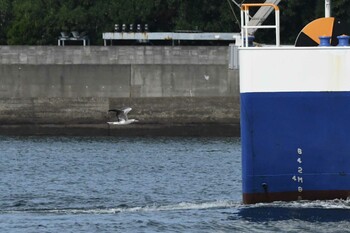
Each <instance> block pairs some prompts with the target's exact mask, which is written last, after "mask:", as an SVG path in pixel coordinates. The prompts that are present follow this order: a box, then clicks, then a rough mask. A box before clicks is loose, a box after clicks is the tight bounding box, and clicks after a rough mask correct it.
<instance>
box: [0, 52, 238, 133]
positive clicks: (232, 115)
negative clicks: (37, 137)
mask: <svg viewBox="0 0 350 233" xmlns="http://www.w3.org/2000/svg"><path fill="white" fill-rule="evenodd" d="M228 51H229V48H228V47H215V46H188V47H187V46H172V47H171V46H113V47H112V46H110V47H97V46H96V47H95V46H88V47H80V46H67V47H54V46H52V47H41V46H2V47H0V62H1V63H0V125H1V127H0V134H26V135H29V134H66V135H71V134H74V135H107V134H109V135H118V134H121V133H123V134H129V135H202V136H205V135H218V136H228V135H231V136H232V135H238V134H239V87H238V85H239V84H238V83H239V81H238V72H237V71H233V70H229V69H228ZM122 106H130V107H132V108H133V110H132V111H131V112H130V113H129V117H130V118H136V119H139V120H140V122H139V123H137V124H132V125H129V126H119V127H115V126H113V127H112V126H111V127H108V126H107V125H106V121H107V120H109V119H111V117H112V116H111V115H109V114H108V113H107V110H108V109H110V108H119V107H122Z"/></svg>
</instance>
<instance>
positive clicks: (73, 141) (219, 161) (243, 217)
mask: <svg viewBox="0 0 350 233" xmlns="http://www.w3.org/2000/svg"><path fill="white" fill-rule="evenodd" d="M0 155H1V156H0V158H1V159H0V188H1V190H0V232H350V230H349V228H350V201H339V200H335V201H324V202H321V201H315V202H306V201H301V202H292V203H283V202H280V203H278V202H277V203H273V204H257V205H249V206H248V205H243V204H242V203H241V163H240V159H241V158H240V156H241V149H240V140H239V138H115V137H105V138H102V137H99V138H88V137H0Z"/></svg>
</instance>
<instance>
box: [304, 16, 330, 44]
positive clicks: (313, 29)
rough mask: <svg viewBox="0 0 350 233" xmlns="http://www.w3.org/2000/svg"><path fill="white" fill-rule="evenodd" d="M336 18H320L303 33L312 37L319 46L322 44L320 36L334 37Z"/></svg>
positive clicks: (308, 25)
mask: <svg viewBox="0 0 350 233" xmlns="http://www.w3.org/2000/svg"><path fill="white" fill-rule="evenodd" d="M333 25H334V18H333V17H329V18H319V19H316V20H314V21H312V22H310V23H309V24H307V25H306V26H305V27H304V28H303V29H302V30H301V32H303V33H304V34H305V35H307V36H308V37H310V38H311V39H312V40H313V41H315V42H316V43H317V44H319V43H320V39H319V36H332V34H333Z"/></svg>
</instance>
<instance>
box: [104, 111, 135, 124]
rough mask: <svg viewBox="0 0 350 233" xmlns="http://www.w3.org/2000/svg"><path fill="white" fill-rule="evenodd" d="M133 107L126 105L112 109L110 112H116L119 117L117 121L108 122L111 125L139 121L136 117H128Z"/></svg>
mask: <svg viewBox="0 0 350 233" xmlns="http://www.w3.org/2000/svg"><path fill="white" fill-rule="evenodd" d="M131 109H132V108H130V107H126V108H122V109H110V110H108V112H115V115H116V117H117V121H110V122H107V124H109V125H128V124H131V123H133V122H138V120H135V119H128V115H127V114H128V112H130V111H131Z"/></svg>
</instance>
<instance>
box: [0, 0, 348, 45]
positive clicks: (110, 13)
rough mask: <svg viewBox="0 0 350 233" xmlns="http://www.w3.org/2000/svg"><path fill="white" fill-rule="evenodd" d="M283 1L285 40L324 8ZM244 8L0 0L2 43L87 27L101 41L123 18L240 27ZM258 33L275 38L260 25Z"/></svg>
mask: <svg viewBox="0 0 350 233" xmlns="http://www.w3.org/2000/svg"><path fill="white" fill-rule="evenodd" d="M236 2H238V3H240V2H242V0H236ZM244 2H264V1H263V0H250V1H248V0H245V1H244ZM279 6H280V9H281V35H282V38H281V39H282V42H284V43H294V40H295V38H296V37H297V35H298V33H299V31H300V30H301V29H302V28H303V27H304V26H305V25H306V24H307V23H308V22H310V21H311V20H313V19H315V18H317V17H322V16H323V14H324V0H307V1H305V0H282V1H281V3H280V5H279ZM332 7H333V8H332V15H334V16H335V17H338V18H343V19H345V20H346V21H347V22H348V23H350V21H349V19H348V18H347V16H348V15H350V2H349V1H347V0H337V1H332ZM239 12H240V9H239V7H237V6H236V5H235V4H233V2H232V0H128V1H122V0H0V44H18V45H21V44H27V45H52V44H57V38H58V36H59V35H60V32H63V31H64V32H71V31H79V32H83V31H86V32H87V33H88V35H89V37H90V39H91V43H92V44H102V33H103V32H109V31H113V29H114V24H120V25H121V24H123V23H125V24H128V25H129V24H134V25H136V24H146V23H147V24H148V25H149V29H150V31H176V30H198V31H203V32H213V31H219V32H231V31H232V32H239V30H240V29H239V23H237V18H238V20H239V18H240V13H239ZM268 20H270V21H271V20H273V17H272V18H270V19H268ZM265 31H266V30H265ZM256 37H257V38H264V41H266V39H267V41H268V40H269V38H273V36H271V34H269V33H266V32H260V31H259V32H258V33H257V34H256ZM271 40H272V39H271Z"/></svg>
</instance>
